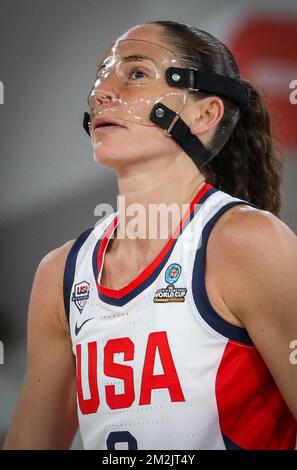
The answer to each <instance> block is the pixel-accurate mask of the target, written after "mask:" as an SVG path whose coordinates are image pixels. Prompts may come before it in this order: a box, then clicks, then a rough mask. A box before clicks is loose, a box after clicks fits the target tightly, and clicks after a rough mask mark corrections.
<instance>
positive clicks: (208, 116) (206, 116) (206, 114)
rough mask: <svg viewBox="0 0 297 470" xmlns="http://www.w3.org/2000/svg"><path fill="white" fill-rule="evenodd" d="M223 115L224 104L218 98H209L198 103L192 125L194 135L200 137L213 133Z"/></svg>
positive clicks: (194, 110)
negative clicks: (209, 132)
mask: <svg viewBox="0 0 297 470" xmlns="http://www.w3.org/2000/svg"><path fill="white" fill-rule="evenodd" d="M193 105H194V103H193ZM223 115H224V103H223V101H222V100H221V98H219V97H218V96H208V97H207V98H203V99H202V100H200V101H196V103H195V108H193V115H192V116H193V118H192V121H191V124H190V129H191V132H192V134H194V135H197V136H199V135H202V134H205V133H206V132H208V131H212V132H213V131H214V128H215V127H216V126H217V125H218V123H219V122H220V120H221V119H222V117H223Z"/></svg>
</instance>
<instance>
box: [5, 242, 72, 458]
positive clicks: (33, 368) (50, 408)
mask: <svg viewBox="0 0 297 470" xmlns="http://www.w3.org/2000/svg"><path fill="white" fill-rule="evenodd" d="M72 243H73V242H68V243H67V244H65V245H64V246H62V247H60V248H58V249H57V250H54V251H52V252H50V253H49V254H48V255H47V256H46V257H45V258H44V259H43V260H42V261H41V263H40V265H39V266H38V269H37V271H36V274H35V279H34V283H33V288H32V292H31V297H30V304H29V314H28V369H27V373H26V376H25V381H24V384H23V388H22V392H21V395H20V398H19V401H18V405H17V408H16V412H15V415H14V418H13V421H12V424H11V428H10V431H9V433H8V436H7V438H6V441H5V444H4V449H67V448H69V447H70V446H71V443H72V440H73V438H74V436H75V433H76V431H77V427H78V424H77V414H76V395H75V362H74V356H73V353H72V350H71V340H70V336H69V332H68V325H67V319H66V316H65V311H64V305H63V273H64V266H65V260H66V256H67V254H68V252H69V249H70V247H71V245H72Z"/></svg>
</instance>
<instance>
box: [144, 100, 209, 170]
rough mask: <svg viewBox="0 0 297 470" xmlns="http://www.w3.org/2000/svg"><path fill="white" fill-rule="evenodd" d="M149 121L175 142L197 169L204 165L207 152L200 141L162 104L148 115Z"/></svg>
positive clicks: (175, 114)
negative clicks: (164, 131) (163, 130)
mask: <svg viewBox="0 0 297 470" xmlns="http://www.w3.org/2000/svg"><path fill="white" fill-rule="evenodd" d="M150 120H151V121H152V122H153V123H154V124H156V125H157V126H159V127H161V128H162V129H165V130H166V132H167V133H168V134H169V135H170V136H171V137H172V138H173V139H174V140H175V142H176V143H177V144H178V145H179V146H180V147H181V148H182V149H183V150H184V151H185V152H186V153H187V154H188V155H189V156H190V157H191V158H192V159H193V161H194V162H195V163H196V165H197V167H198V168H201V167H202V165H203V164H204V163H205V161H206V159H207V157H209V152H208V151H207V150H206V148H205V147H204V145H203V144H202V142H201V140H200V139H198V137H196V136H195V135H193V134H192V133H191V131H190V128H189V127H188V126H187V124H186V123H185V121H183V120H182V119H181V118H180V117H179V115H178V114H177V113H175V112H174V111H172V110H171V109H169V108H167V106H165V105H164V104H162V103H157V104H155V106H154V107H153V109H152V111H151V113H150Z"/></svg>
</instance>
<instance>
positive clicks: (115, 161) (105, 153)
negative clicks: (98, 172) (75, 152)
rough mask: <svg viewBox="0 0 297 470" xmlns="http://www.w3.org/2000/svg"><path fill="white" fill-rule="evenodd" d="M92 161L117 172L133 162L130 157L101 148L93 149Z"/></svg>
mask: <svg viewBox="0 0 297 470" xmlns="http://www.w3.org/2000/svg"><path fill="white" fill-rule="evenodd" d="M93 159H94V161H95V162H96V163H98V164H100V165H103V166H105V167H107V168H112V169H113V170H119V169H121V168H123V167H124V166H127V165H128V164H131V163H133V160H134V161H135V159H133V158H131V156H130V157H128V156H126V155H123V153H120V152H118V151H116V150H114V149H103V148H102V147H101V148H100V147H99V148H98V147H97V148H94V151H93Z"/></svg>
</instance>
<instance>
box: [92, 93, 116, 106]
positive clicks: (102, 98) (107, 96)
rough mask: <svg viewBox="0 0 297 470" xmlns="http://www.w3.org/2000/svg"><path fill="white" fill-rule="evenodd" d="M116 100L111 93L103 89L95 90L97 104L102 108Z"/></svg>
mask: <svg viewBox="0 0 297 470" xmlns="http://www.w3.org/2000/svg"><path fill="white" fill-rule="evenodd" d="M114 99H115V96H114V95H113V93H111V92H110V91H108V92H107V91H104V90H102V89H95V100H96V104H98V105H100V106H102V105H104V104H105V105H106V104H109V103H111V102H112V101H113V100H114Z"/></svg>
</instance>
